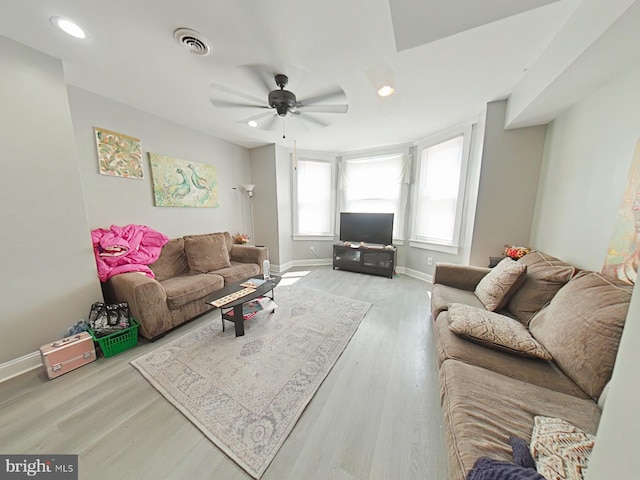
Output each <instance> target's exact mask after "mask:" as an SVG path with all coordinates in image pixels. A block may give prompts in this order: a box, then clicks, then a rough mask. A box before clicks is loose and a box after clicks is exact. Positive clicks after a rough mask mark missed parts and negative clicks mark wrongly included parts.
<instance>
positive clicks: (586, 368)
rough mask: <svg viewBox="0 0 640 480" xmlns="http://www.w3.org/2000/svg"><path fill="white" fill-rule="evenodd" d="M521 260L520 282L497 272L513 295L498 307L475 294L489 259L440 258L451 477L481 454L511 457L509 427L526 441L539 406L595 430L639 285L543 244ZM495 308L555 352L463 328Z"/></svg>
mask: <svg viewBox="0 0 640 480" xmlns="http://www.w3.org/2000/svg"><path fill="white" fill-rule="evenodd" d="M508 261H509V262H511V260H508ZM516 263H517V264H518V265H520V266H522V267H523V268H524V272H525V273H524V274H523V275H522V278H521V279H520V280H519V281H517V282H515V284H514V285H511V286H509V285H507V286H505V285H500V284H499V282H498V285H497V287H498V291H502V293H504V294H505V295H506V298H504V299H503V301H502V302H501V303H500V304H499V305H498V306H497V308H496V313H493V314H490V313H487V309H486V307H485V304H484V303H483V301H482V300H480V298H479V297H478V295H479V294H480V293H481V292H479V290H481V289H479V286H480V285H481V283H486V282H483V279H488V278H489V277H487V275H489V274H490V273H491V272H492V271H491V270H490V269H488V268H481V267H470V266H460V265H453V264H437V265H436V270H435V273H434V279H433V289H432V296H431V309H432V316H433V321H434V323H433V326H434V338H435V344H436V350H437V358H438V368H439V375H440V389H441V405H442V413H443V421H444V436H445V443H446V448H447V455H448V467H449V478H450V480H462V479H464V478H465V477H466V475H467V474H468V472H469V470H470V469H471V468H472V466H473V465H474V463H475V461H476V460H477V459H478V458H479V457H482V456H485V457H489V458H492V459H495V460H502V461H508V462H513V461H514V457H513V455H512V448H511V446H510V444H509V440H508V439H509V436H517V437H520V438H522V439H524V440H525V441H527V442H529V441H530V440H531V434H532V430H533V426H534V417H535V416H538V415H542V416H547V417H553V418H560V419H563V420H566V421H567V422H569V423H571V424H573V425H575V426H576V427H578V428H580V429H582V430H584V431H585V432H587V433H590V434H595V433H596V431H597V427H598V422H599V419H600V414H601V408H600V406H599V404H598V400H599V399H600V397H601V395H602V393H603V390H604V388H605V385H606V384H607V382H608V380H609V378H610V376H611V373H612V370H613V365H614V362H615V357H616V354H617V350H618V343H619V340H620V336H621V334H622V329H623V326H624V322H625V318H626V313H627V309H628V305H629V301H630V298H631V291H632V287H631V286H629V285H626V284H623V283H622V282H620V281H618V280H616V279H612V278H608V277H606V276H603V275H601V274H599V273H596V272H587V271H581V272H578V271H577V270H576V269H575V268H574V267H573V266H571V265H569V264H567V263H565V262H562V261H561V260H558V259H557V258H554V257H551V256H550V255H546V254H544V253H542V252H537V251H534V252H531V253H529V254H527V255H525V256H524V257H523V258H522V259H520V260H518V262H514V264H516ZM511 287H513V288H511ZM480 296H481V297H482V295H481V294H480ZM461 305H462V306H461ZM465 306H471V307H474V308H473V309H469V308H467V307H465ZM454 313H455V315H454ZM495 315H498V316H499V317H498V318H497V320H500V321H501V322H505V323H507V324H509V325H511V326H517V328H518V329H521V330H523V331H524V332H526V335H529V336H530V337H531V338H532V339H534V340H535V341H536V342H537V344H538V345H541V346H542V347H543V350H546V352H548V354H550V355H551V357H552V360H551V361H549V360H543V359H540V358H533V357H531V356H530V355H529V352H527V351H518V350H511V349H509V348H504V347H503V346H502V345H496V344H495V343H493V342H494V340H493V339H491V338H490V339H489V340H487V339H486V338H484V335H485V333H486V332H483V334H482V335H481V336H483V338H484V339H483V340H480V339H478V338H475V337H473V335H475V332H472V333H471V335H472V336H468V335H465V334H460V333H459V332H458V329H457V326H458V323H459V320H460V318H463V319H464V320H469V321H470V324H471V325H473V324H474V323H475V322H476V321H477V318H473V316H475V317H486V316H490V317H491V318H492V319H493V320H495V319H496V317H495ZM452 317H454V318H452ZM493 320H492V321H493ZM454 330H455V331H456V332H458V333H454ZM490 333H491V334H493V332H490ZM489 336H491V335H489ZM507 343H508V342H507ZM530 343H531V341H530V340H529V339H528V340H527V345H528V344H530ZM525 350H526V349H525ZM600 400H602V399H600Z"/></svg>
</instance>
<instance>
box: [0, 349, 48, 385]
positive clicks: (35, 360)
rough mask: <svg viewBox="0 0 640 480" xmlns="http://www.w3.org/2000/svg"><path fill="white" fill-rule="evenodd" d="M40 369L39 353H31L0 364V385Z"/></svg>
mask: <svg viewBox="0 0 640 480" xmlns="http://www.w3.org/2000/svg"><path fill="white" fill-rule="evenodd" d="M41 367H42V359H41V357H40V352H33V353H29V354H27V355H24V356H22V357H20V358H16V359H14V360H9V361H8V362H6V363H3V364H0V383H2V382H6V381H7V380H10V379H12V378H14V377H17V376H18V375H22V374H23V373H27V372H30V371H31V370H35V369H36V368H41Z"/></svg>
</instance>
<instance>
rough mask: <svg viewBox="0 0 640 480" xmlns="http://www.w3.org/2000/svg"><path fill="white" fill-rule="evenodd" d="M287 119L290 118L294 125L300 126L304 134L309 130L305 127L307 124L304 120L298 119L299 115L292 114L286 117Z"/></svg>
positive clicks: (307, 126)
mask: <svg viewBox="0 0 640 480" xmlns="http://www.w3.org/2000/svg"><path fill="white" fill-rule="evenodd" d="M288 118H291V119H292V120H295V122H296V124H297V125H299V126H301V127H302V130H304V131H305V132H306V131H308V130H311V128H310V127H309V125H307V122H305V121H304V119H302V118H300V115H299V114H297V113H296V114H294V113H292V114H291V115H288Z"/></svg>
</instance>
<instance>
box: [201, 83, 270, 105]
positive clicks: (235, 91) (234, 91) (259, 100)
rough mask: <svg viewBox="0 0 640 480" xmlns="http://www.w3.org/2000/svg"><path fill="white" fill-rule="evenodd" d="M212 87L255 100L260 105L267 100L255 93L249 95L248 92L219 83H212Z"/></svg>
mask: <svg viewBox="0 0 640 480" xmlns="http://www.w3.org/2000/svg"><path fill="white" fill-rule="evenodd" d="M209 87H210V88H212V89H214V90H218V91H220V92H225V93H229V94H231V95H235V96H236V97H240V98H244V99H245V100H249V101H251V102H255V103H257V104H258V105H264V104H265V100H264V99H259V98H257V97H254V96H253V95H249V94H248V93H243V92H239V91H238V90H234V89H233V88H229V87H225V86H224V85H219V84H217V83H211V84H210V85H209Z"/></svg>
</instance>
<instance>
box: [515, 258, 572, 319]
mask: <svg viewBox="0 0 640 480" xmlns="http://www.w3.org/2000/svg"><path fill="white" fill-rule="evenodd" d="M518 263H519V264H521V265H526V266H527V274H526V275H525V276H524V280H523V282H522V285H520V287H519V288H518V290H517V291H516V292H515V293H514V294H513V295H512V296H511V298H510V299H509V302H508V303H507V310H509V312H510V313H511V314H512V315H514V316H515V317H516V318H517V319H518V320H520V321H521V322H522V323H524V324H525V325H528V324H529V321H530V320H531V318H532V317H533V316H534V315H535V314H536V312H538V311H539V310H540V309H542V307H544V306H545V305H546V304H547V303H549V302H550V301H551V299H552V298H553V297H554V295H555V294H556V293H557V292H558V290H560V288H562V286H563V285H564V284H565V283H567V282H568V281H569V280H570V279H571V277H572V276H573V275H574V274H575V272H576V269H575V267H574V266H573V265H570V264H568V263H566V262H563V261H562V260H558V259H557V258H555V257H552V256H551V255H547V254H546V253H542V252H538V251H533V252H530V253H528V254H527V255H525V256H524V257H522V258H521V259H519V260H518Z"/></svg>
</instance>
